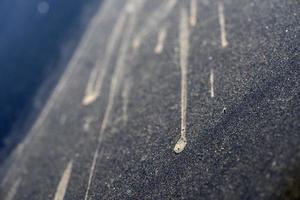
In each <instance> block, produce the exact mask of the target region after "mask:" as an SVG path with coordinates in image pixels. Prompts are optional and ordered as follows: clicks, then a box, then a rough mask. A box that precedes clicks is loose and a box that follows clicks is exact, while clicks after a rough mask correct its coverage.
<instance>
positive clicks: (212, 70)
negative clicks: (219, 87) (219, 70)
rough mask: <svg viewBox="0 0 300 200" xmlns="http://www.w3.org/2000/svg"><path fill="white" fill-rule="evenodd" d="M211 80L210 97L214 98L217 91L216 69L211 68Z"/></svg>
mask: <svg viewBox="0 0 300 200" xmlns="http://www.w3.org/2000/svg"><path fill="white" fill-rule="evenodd" d="M209 82H210V97H212V98H213V97H214V96H215V92H214V69H211V70H210V75H209Z"/></svg>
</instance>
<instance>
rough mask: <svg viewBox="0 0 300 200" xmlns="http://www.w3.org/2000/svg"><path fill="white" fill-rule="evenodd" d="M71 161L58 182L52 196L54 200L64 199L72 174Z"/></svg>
mask: <svg viewBox="0 0 300 200" xmlns="http://www.w3.org/2000/svg"><path fill="white" fill-rule="evenodd" d="M72 167H73V160H71V161H70V162H69V163H68V165H67V167H66V168H65V170H64V173H63V175H62V177H61V179H60V181H59V184H58V186H57V189H56V193H55V196H54V200H63V199H64V197H65V193H66V190H67V187H68V184H69V180H70V177H71V173H72Z"/></svg>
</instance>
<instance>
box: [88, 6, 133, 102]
mask: <svg viewBox="0 0 300 200" xmlns="http://www.w3.org/2000/svg"><path fill="white" fill-rule="evenodd" d="M126 8H127V9H128V5H127V6H125V7H124V9H123V10H122V11H121V14H120V16H119V17H118V20H117V22H116V25H115V26H114V28H113V31H112V35H111V38H110V39H109V42H108V45H107V47H106V50H105V56H104V60H103V61H102V60H99V59H97V61H96V64H95V67H94V69H93V70H92V72H91V74H90V78H89V80H88V83H87V86H86V90H85V96H84V97H83V100H82V104H83V105H89V104H91V103H93V102H94V101H95V100H96V99H97V97H98V96H99V94H100V90H101V87H102V82H103V78H104V75H105V74H106V71H107V68H108V65H109V62H110V60H111V57H112V54H113V52H114V49H115V46H116V44H117V42H118V41H119V38H120V36H121V35H122V33H123V31H122V30H123V29H124V25H125V19H126V17H125V15H126V11H127V10H126ZM101 61H102V62H101ZM101 70H102V71H101Z"/></svg>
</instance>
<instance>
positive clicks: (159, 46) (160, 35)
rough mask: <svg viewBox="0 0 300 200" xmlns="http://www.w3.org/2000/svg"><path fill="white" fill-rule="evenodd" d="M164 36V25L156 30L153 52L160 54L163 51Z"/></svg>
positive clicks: (165, 30) (165, 32)
mask: <svg viewBox="0 0 300 200" xmlns="http://www.w3.org/2000/svg"><path fill="white" fill-rule="evenodd" d="M166 36H167V29H166V27H164V28H162V29H161V30H160V31H159V32H158V36H157V44H156V46H155V48H154V52H155V53H156V54H161V52H162V51H163V49H164V42H165V39H166Z"/></svg>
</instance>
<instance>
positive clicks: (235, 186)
mask: <svg viewBox="0 0 300 200" xmlns="http://www.w3.org/2000/svg"><path fill="white" fill-rule="evenodd" d="M117 2H118V1H109V3H108V2H107V3H106V4H105V5H104V6H103V9H102V11H99V13H100V15H101V17H100V19H101V20H100V21H98V23H96V26H94V28H93V26H91V27H90V28H88V31H89V30H90V31H91V32H93V33H94V35H92V37H91V38H92V39H91V40H90V42H89V43H88V44H91V46H90V48H86V49H85V51H84V52H83V54H82V55H81V57H80V59H79V61H78V62H77V63H76V62H74V60H75V61H76V57H74V58H73V63H72V61H71V64H70V66H68V69H69V70H68V71H67V72H66V73H65V76H63V78H62V81H61V82H60V83H59V85H58V88H57V89H56V92H55V93H54V95H53V97H52V98H51V99H50V100H49V102H50V103H49V104H48V106H46V108H45V110H46V111H48V112H46V111H45V110H44V114H43V113H42V115H41V117H40V118H39V119H38V121H37V123H36V124H35V125H34V127H33V129H32V130H31V132H30V133H29V134H28V136H27V139H25V142H24V143H23V144H24V145H23V146H24V149H22V150H21V151H20V148H21V147H19V148H18V149H17V150H16V151H15V152H14V153H13V154H12V155H11V158H10V159H9V160H8V161H7V163H6V164H5V165H4V166H3V168H2V171H1V172H2V175H3V177H7V178H6V179H3V180H7V181H5V182H4V183H5V184H3V185H2V187H1V195H3V196H4V197H5V196H6V195H7V193H8V192H7V191H8V188H10V187H11V185H12V184H13V183H14V181H15V180H16V179H17V178H19V177H21V178H22V182H21V184H20V186H19V187H18V192H17V194H16V195H15V199H32V200H34V199H53V197H54V195H55V192H56V189H57V186H58V184H59V182H60V179H61V177H62V173H63V171H64V169H65V167H66V166H67V164H68V163H69V162H70V161H71V160H72V161H73V167H72V174H71V177H70V180H69V184H68V187H67V190H66V194H65V199H66V200H67V199H84V196H85V193H86V190H87V185H88V179H89V173H90V168H91V165H92V161H93V155H94V152H95V151H96V149H97V143H98V136H99V133H100V134H101V132H100V129H101V126H103V124H102V122H103V118H105V112H106V109H107V107H109V101H110V100H109V94H111V92H112V87H111V84H112V82H111V79H112V77H114V74H115V72H116V71H117V69H118V67H117V64H116V63H117V62H118V61H117V60H118V59H120V57H119V55H120V52H121V50H120V49H122V43H123V42H124V41H126V39H129V40H130V41H131V40H133V39H134V36H135V33H138V30H140V28H142V27H143V26H146V21H147V19H151V17H150V16H151V13H153V12H154V11H155V9H156V8H157V7H158V6H159V5H160V4H162V3H164V2H161V1H158V0H157V1H147V2H146V4H145V5H144V7H143V8H142V12H140V13H138V14H137V16H138V17H137V21H136V26H135V27H134V31H133V32H134V33H133V35H131V37H130V38H125V39H124V38H122V37H121V39H120V41H119V42H117V45H116V47H115V50H114V54H113V55H112V59H111V61H110V62H109V67H108V69H107V74H106V76H105V78H104V82H103V85H102V89H101V94H100V96H99V97H98V98H97V100H96V101H95V102H93V103H92V104H91V105H88V106H83V105H82V104H81V102H82V98H83V96H84V91H85V87H86V83H87V81H88V79H89V74H90V73H91V70H92V68H93V66H94V63H95V62H96V59H97V58H99V59H100V60H103V59H104V58H105V45H107V43H108V42H109V37H110V36H111V34H112V33H111V30H112V28H113V25H114V24H115V22H116V20H117V18H118V15H117V14H120V13H121V12H122V11H121V9H122V8H123V7H124V5H123V4H122V3H117ZM189 3H190V1H179V2H178V3H177V4H176V5H175V7H174V8H173V10H172V12H171V13H170V14H169V15H168V16H167V17H166V19H165V20H163V21H162V22H161V23H159V24H158V25H155V26H154V27H153V29H151V30H150V31H149V32H148V33H147V35H146V37H145V38H144V39H143V40H142V42H141V46H140V47H139V49H138V50H134V49H133V48H132V47H131V46H130V48H129V50H128V51H127V52H126V59H125V60H124V63H125V65H124V66H123V69H124V71H123V72H124V73H123V74H121V75H120V76H118V82H117V87H116V88H117V89H116V91H117V92H116V93H115V95H114V98H113V99H114V101H113V107H112V112H111V115H110V117H109V122H108V126H107V127H106V128H105V130H104V132H103V134H102V137H101V141H100V143H99V157H98V159H97V162H96V165H95V171H94V173H93V178H92V181H91V185H90V190H89V194H88V196H89V198H90V199H271V198H274V197H278V196H279V195H280V194H282V193H284V192H285V191H286V186H287V185H288V184H287V183H288V182H289V181H290V180H291V177H293V175H294V174H293V172H295V171H297V169H298V168H299V163H300V149H299V147H300V146H299V144H300V134H299V130H300V105H299V100H300V96H299V94H300V85H299V80H300V76H299V72H300V71H299V50H298V48H299V28H300V27H299V1H296V0H289V1H284V2H283V1H280V0H268V1H265V0H256V1H241V0H225V1H224V14H225V23H226V33H227V40H228V46H227V47H226V48H222V47H221V44H220V27H219V21H218V2H212V1H204V0H201V1H198V4H197V5H198V7H197V8H198V12H197V24H196V26H195V27H190V36H189V43H190V45H189V46H190V48H189V57H188V63H189V65H188V97H187V141H188V143H187V146H186V147H185V149H184V151H182V152H181V153H179V154H175V153H174V151H173V148H174V145H175V143H176V142H177V140H178V138H179V136H180V129H181V126H180V117H181V115H180V110H181V107H180V106H181V104H180V101H181V100H180V98H181V97H180V92H181V88H180V81H181V74H180V73H181V71H180V62H179V59H180V51H181V50H180V48H179V40H178V37H179V32H178V30H179V27H178V26H179V23H180V19H179V17H180V9H181V8H183V9H184V8H186V9H187V11H188V12H189V9H188V8H189ZM129 12H130V11H129ZM96 17H97V16H96ZM127 19H129V18H126V20H125V21H126V25H125V27H126V28H125V29H123V33H122V35H123V36H124V35H126V31H128V29H130V28H129V27H128V26H129V24H128V20H127ZM155 20H156V19H155ZM155 20H154V21H155ZM162 27H167V36H166V41H165V45H164V49H163V51H162V53H161V54H155V53H154V48H155V45H156V40H157V32H158V30H160V28H162ZM85 39H86V38H85V37H84V38H83V41H85ZM83 48H84V47H83V46H80V47H79V50H80V49H81V50H82V49H83ZM96 66H98V67H104V66H101V65H99V64H98V65H96ZM211 69H213V71H214V97H213V98H212V97H211V96H210V82H209V77H210V71H211ZM64 80H66V81H65V82H64ZM128 80H130V81H131V82H132V85H131V87H130V91H129V94H128V97H129V99H128V107H127V110H128V111H127V115H128V118H127V122H126V123H124V118H122V116H124V115H123V114H124V113H123V111H124V109H123V106H124V105H123V103H124V96H122V90H124V85H125V84H126V83H128V82H127V81H128ZM110 102H111V101H110ZM48 108H49V109H48ZM62 116H64V117H63V118H64V120H61V119H62ZM87 117H89V118H90V119H92V120H91V124H90V129H89V130H88V131H84V128H83V127H84V122H85V121H86V118H87ZM18 150H19V152H18ZM298 171H299V170H298Z"/></svg>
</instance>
